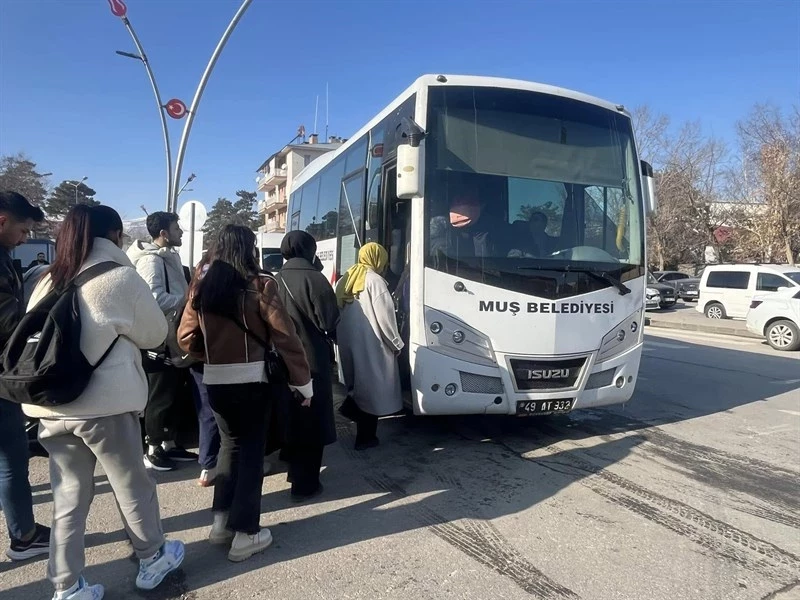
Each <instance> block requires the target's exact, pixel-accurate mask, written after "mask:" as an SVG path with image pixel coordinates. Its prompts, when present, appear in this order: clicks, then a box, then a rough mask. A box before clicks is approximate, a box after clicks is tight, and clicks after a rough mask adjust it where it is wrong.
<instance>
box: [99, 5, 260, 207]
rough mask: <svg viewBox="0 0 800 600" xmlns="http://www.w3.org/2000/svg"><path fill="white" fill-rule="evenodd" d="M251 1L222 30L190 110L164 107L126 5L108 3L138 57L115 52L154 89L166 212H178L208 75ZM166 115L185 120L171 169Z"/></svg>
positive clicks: (175, 102) (172, 104) (171, 104)
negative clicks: (137, 67)
mask: <svg viewBox="0 0 800 600" xmlns="http://www.w3.org/2000/svg"><path fill="white" fill-rule="evenodd" d="M252 1H253V0H244V1H243V2H242V5H241V6H240V7H239V10H238V11H237V12H236V14H235V15H234V16H233V19H232V20H231V22H230V23H229V24H228V27H227V29H225V32H224V33H223V34H222V38H221V39H220V41H219V42H218V43H217V47H216V48H215V49H214V52H213V54H212V55H211V59H210V60H209V62H208V64H207V65H206V68H205V71H204V72H203V75H202V77H201V78H200V83H199V84H198V86H197V91H196V92H195V96H194V100H193V101H192V106H191V108H186V104H184V103H183V102H182V101H181V100H179V99H178V98H172V99H171V100H169V101H167V103H166V104H164V102H163V101H162V100H161V93H160V92H159V89H158V85H156V78H155V75H154V74H153V69H152V68H151V66H150V61H149V60H148V59H147V55H146V54H145V52H144V48H143V47H142V44H141V42H140V41H139V37H138V36H137V35H136V31H135V30H134V29H133V25H132V24H131V22H130V19H128V7H127V6H126V5H125V2H124V0H108V4H109V7H110V8H111V13H112V14H113V15H114V16H115V17H119V18H120V20H121V21H122V23H123V25H125V29H127V30H128V33H129V34H130V36H131V39H133V43H134V45H135V46H136V51H137V52H138V54H134V53H132V52H123V51H122V50H117V54H119V55H120V56H124V57H126V58H132V59H135V60H139V61H141V63H142V64H143V65H144V68H145V71H146V72H147V78H148V79H149V80H150V87H151V88H152V89H153V96H154V97H155V100H156V107H157V108H158V117H159V119H160V120H161V132H162V135H163V136H164V154H165V158H166V165H167V194H166V202H165V206H166V210H167V212H176V211H177V203H178V194H179V193H180V191H179V190H178V185H179V181H180V178H181V167H182V165H183V158H184V156H185V154H186V144H187V143H188V140H189V133H190V132H191V129H192V122H193V121H194V116H195V113H196V111H197V107H198V106H199V105H200V99H201V98H202V96H203V91H204V90H205V87H206V84H207V83H208V79H209V77H210V76H211V72H212V71H213V70H214V65H215V64H216V63H217V59H218V58H219V55H220V54H221V53H222V49H223V48H224V47H225V44H226V43H227V41H228V38H230V36H231V34H232V33H233V30H234V29H235V28H236V25H237V24H238V23H239V20H240V19H241V18H242V15H244V13H245V11H246V10H247V8H248V7H249V6H250V4H251V3H252ZM167 115H169V116H170V117H172V118H173V119H177V120H180V119H183V118H184V117H187V119H186V124H185V125H184V128H183V135H182V136H181V141H180V146H179V147H178V157H177V161H176V163H175V167H174V168H173V163H172V150H171V148H170V139H169V129H168V128H167V118H166V117H167ZM187 183H188V182H187ZM185 187H186V186H185V185H184V188H185Z"/></svg>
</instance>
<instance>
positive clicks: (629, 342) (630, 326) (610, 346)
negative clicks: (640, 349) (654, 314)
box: [596, 311, 642, 362]
mask: <svg viewBox="0 0 800 600" xmlns="http://www.w3.org/2000/svg"><path fill="white" fill-rule="evenodd" d="M641 324H642V312H641V311H636V312H635V313H633V314H632V315H631V316H629V317H628V318H627V319H625V320H624V321H623V322H622V323H620V324H619V325H617V326H616V327H614V329H612V330H611V331H609V332H608V333H607V334H606V335H605V336H604V337H603V341H602V342H600V352H599V353H598V354H597V361H596V362H603V361H604V360H608V359H609V358H612V357H614V356H617V355H619V354H622V353H623V352H625V351H626V350H629V349H630V348H632V347H633V346H635V345H636V343H637V342H638V341H639V335H638V331H639V329H640V328H641Z"/></svg>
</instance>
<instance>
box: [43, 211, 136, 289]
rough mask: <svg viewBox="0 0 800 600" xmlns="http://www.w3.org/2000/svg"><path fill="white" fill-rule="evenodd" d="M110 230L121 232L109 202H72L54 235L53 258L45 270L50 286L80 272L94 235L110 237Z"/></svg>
mask: <svg viewBox="0 0 800 600" xmlns="http://www.w3.org/2000/svg"><path fill="white" fill-rule="evenodd" d="M114 232H119V234H120V235H121V234H122V218H120V216H119V213H117V211H115V210H114V209H113V208H111V207H110V206H102V205H98V206H87V205H85V204H77V205H76V206H73V207H72V209H71V210H70V211H69V212H68V213H67V216H66V217H64V222H63V223H62V224H61V229H60V230H59V232H58V237H57V238H56V258H55V260H54V261H53V264H52V266H51V267H50V270H49V274H50V281H51V282H52V284H53V287H54V288H55V289H57V290H62V289H64V288H66V287H67V285H69V283H70V281H72V280H73V279H74V278H75V276H76V275H77V274H78V273H80V270H81V267H82V266H83V263H85V262H86V259H87V258H88V257H89V253H91V251H92V249H93V248H94V239H95V238H98V237H102V238H107V239H110V238H109V237H108V236H109V234H111V233H114Z"/></svg>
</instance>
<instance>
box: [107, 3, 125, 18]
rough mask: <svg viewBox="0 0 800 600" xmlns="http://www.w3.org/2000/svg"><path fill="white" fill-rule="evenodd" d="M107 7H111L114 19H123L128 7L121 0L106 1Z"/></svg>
mask: <svg viewBox="0 0 800 600" xmlns="http://www.w3.org/2000/svg"><path fill="white" fill-rule="evenodd" d="M108 5H109V6H110V7H111V12H112V13H113V14H114V16H115V17H120V18H122V17H124V16H125V15H127V14H128V7H127V6H125V3H124V2H123V1H122V0H108Z"/></svg>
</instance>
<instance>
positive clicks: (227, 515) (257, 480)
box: [178, 225, 312, 561]
mask: <svg viewBox="0 0 800 600" xmlns="http://www.w3.org/2000/svg"><path fill="white" fill-rule="evenodd" d="M255 244H256V238H255V234H254V233H253V232H252V231H250V230H249V229H247V228H246V227H242V226H239V225H227V226H225V227H224V228H223V229H222V231H221V232H220V234H219V236H218V237H217V239H216V241H215V243H214V246H213V248H212V250H211V251H210V252H211V253H212V254H211V257H210V260H209V264H208V266H207V267H205V268H203V269H202V270H201V271H199V272H198V273H196V274H195V278H194V280H193V281H192V284H191V287H190V289H189V300H188V302H187V304H186V309H185V311H184V313H183V318H182V319H181V324H180V327H179V329H178V339H179V343H180V346H181V348H183V350H184V351H185V352H189V353H190V354H192V355H193V356H195V357H197V358H198V359H201V360H202V361H203V362H204V363H205V364H204V368H203V383H205V384H206V386H207V387H208V395H209V402H210V404H211V408H212V409H213V411H214V416H215V417H216V420H217V425H218V426H219V431H220V436H221V447H220V455H219V458H218V460H217V479H216V485H215V488H214V502H213V505H212V509H211V510H212V511H213V514H214V523H213V525H212V527H211V533H210V535H209V541H210V542H211V543H212V544H228V543H230V545H231V546H230V551H229V552H228V559H229V560H232V561H242V560H245V559H247V558H249V557H250V556H252V555H253V554H256V553H257V552H261V551H262V550H264V549H265V548H266V547H267V546H269V545H270V544H271V543H272V535H271V533H270V531H269V529H267V528H261V526H260V524H259V520H260V516H261V484H262V480H263V459H264V449H265V446H266V442H267V439H266V438H267V430H268V422H269V415H270V411H271V410H272V404H273V402H272V399H271V398H270V397H269V386H268V385H267V371H266V359H267V352H266V348H267V347H269V346H274V348H275V349H276V351H277V353H278V354H279V355H280V356H281V358H283V360H284V362H285V363H286V367H287V370H288V373H289V387H290V388H291V389H292V390H294V391H295V392H297V393H298V395H299V396H302V398H298V399H297V400H296V401H297V402H300V403H302V405H303V406H304V407H310V405H311V396H312V383H311V375H310V372H309V367H308V361H307V360H306V355H305V352H304V350H303V346H302V343H301V342H300V339H299V338H298V337H297V333H296V331H295V327H294V324H293V323H292V320H291V318H290V317H289V315H288V314H287V312H286V309H285V308H284V306H283V304H282V303H281V300H280V298H279V296H278V287H277V284H276V282H275V280H274V279H273V278H272V277H269V276H266V275H263V274H260V272H259V268H258V262H257V258H256V254H255Z"/></svg>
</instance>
